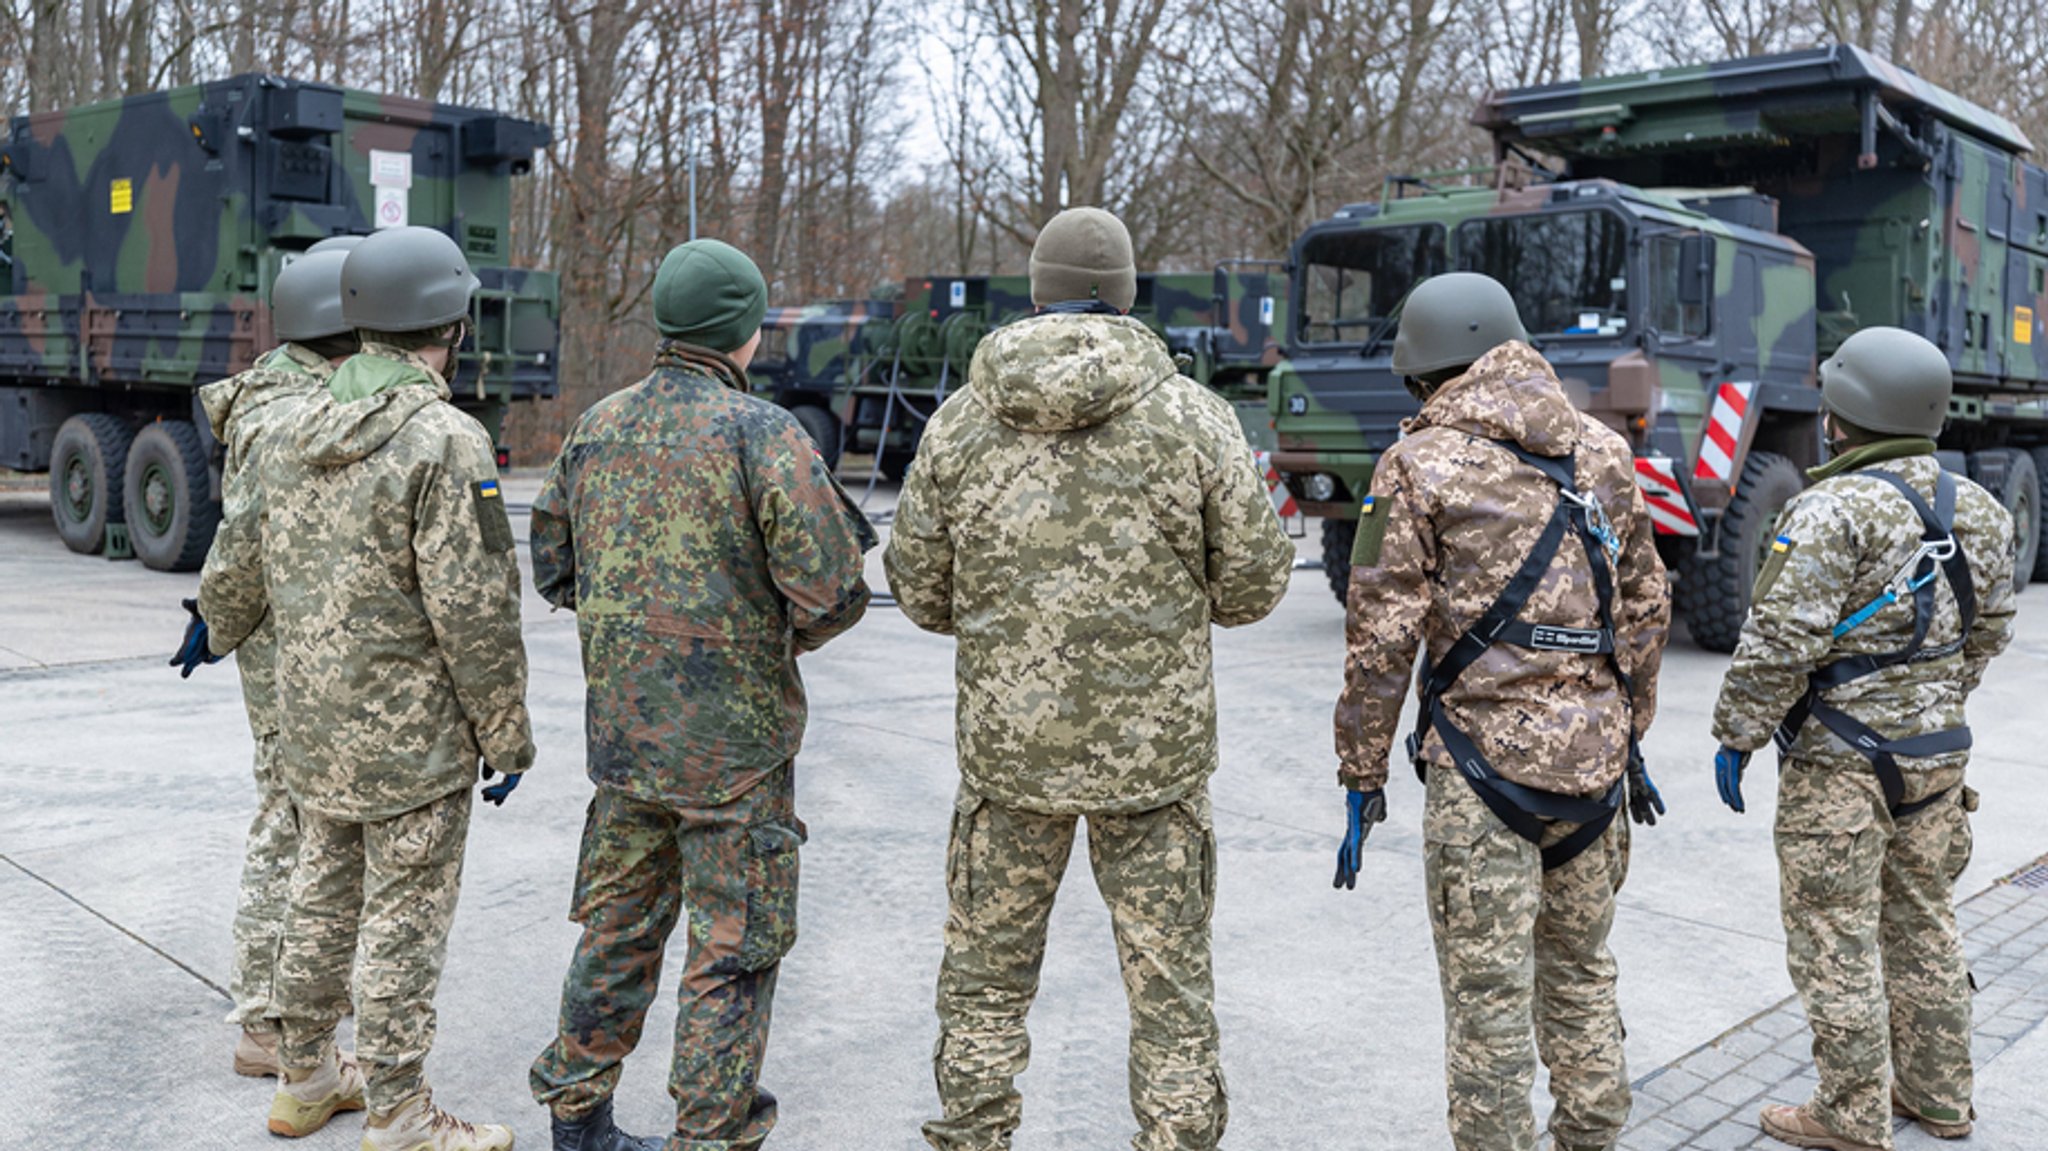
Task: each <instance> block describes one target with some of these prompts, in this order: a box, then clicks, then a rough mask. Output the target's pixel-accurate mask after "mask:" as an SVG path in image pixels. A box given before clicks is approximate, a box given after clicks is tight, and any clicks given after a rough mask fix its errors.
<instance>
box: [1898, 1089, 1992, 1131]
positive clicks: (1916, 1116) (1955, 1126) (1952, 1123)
mask: <svg viewBox="0 0 2048 1151" xmlns="http://www.w3.org/2000/svg"><path fill="white" fill-rule="evenodd" d="M1892 1114H1894V1115H1900V1116H1904V1117H1905V1118H1907V1119H1911V1120H1912V1121H1913V1122H1915V1123H1918V1124H1919V1125H1920V1130H1922V1131H1925V1132H1927V1133H1928V1134H1929V1135H1932V1136H1934V1137H1935V1138H1936V1139H1963V1138H1967V1137H1968V1136H1969V1134H1970V1128H1971V1123H1970V1120H1972V1119H1975V1118H1976V1117H1977V1109H1976V1108H1975V1107H1972V1108H1970V1113H1969V1114H1968V1115H1957V1114H1955V1113H1954V1112H1945V1113H1943V1114H1941V1115H1928V1114H1924V1113H1922V1112H1919V1111H1915V1110H1913V1108H1912V1107H1911V1106H1910V1105H1908V1104H1907V1102H1906V1101H1905V1100H1904V1099H1901V1098H1899V1085H1898V1084H1896V1083H1894V1084H1892Z"/></svg>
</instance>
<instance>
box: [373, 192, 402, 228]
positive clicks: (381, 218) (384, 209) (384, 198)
mask: <svg viewBox="0 0 2048 1151" xmlns="http://www.w3.org/2000/svg"><path fill="white" fill-rule="evenodd" d="M409 198H410V193H408V192H407V191H406V190H405V189H404V188H379V189H377V219H376V226H377V227H379V228H403V227H405V222H406V217H407V207H408V205H407V204H406V201H407V200H408V199H409Z"/></svg>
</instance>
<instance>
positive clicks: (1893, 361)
mask: <svg viewBox="0 0 2048 1151" xmlns="http://www.w3.org/2000/svg"><path fill="white" fill-rule="evenodd" d="M1954 389H1955V380H1954V379H1953V378H1952V377H1951V376H1950V374H1949V367H1948V357H1947V356H1946V355H1944V354H1942V351H1941V349H1940V348H1937V347H1935V346H1934V345H1933V344H1931V343H1929V342H1928V341H1927V340H1926V338H1925V337H1922V336H1918V335H1915V334H1914V333H1912V332H1909V331H1906V330H1905V329H1904V328H1865V329H1863V330H1862V331H1860V332H1857V333H1856V334H1855V335H1853V336H1850V337H1849V338H1848V339H1846V340H1843V341H1842V346H1841V347H1839V348H1836V349H1835V354H1834V355H1832V356H1829V357H1828V358H1827V361H1826V362H1825V363H1823V364H1821V366H1820V396H1821V401H1822V402H1823V403H1825V404H1826V405H1827V407H1828V410H1829V411H1831V412H1833V413H1834V414H1835V415H1837V416H1839V417H1841V419H1842V420H1843V421H1845V422H1847V423H1851V424H1854V425H1856V426H1857V427H1859V428H1862V429H1864V430H1865V431H1872V432H1883V433H1885V434H1887V435H1894V436H1928V437H1930V438H1931V437H1933V436H1936V435H1939V434H1940V433H1941V424H1942V421H1943V420H1946V419H1947V418H1948V397H1949V393H1950V392H1952V391H1953V390H1954Z"/></svg>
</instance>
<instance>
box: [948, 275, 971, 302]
mask: <svg viewBox="0 0 2048 1151" xmlns="http://www.w3.org/2000/svg"><path fill="white" fill-rule="evenodd" d="M948 298H949V299H951V300H952V302H953V306H954V307H956V308H964V307H966V306H967V281H965V280H955V281H953V291H952V294H951V295H950V296H949V297H948Z"/></svg>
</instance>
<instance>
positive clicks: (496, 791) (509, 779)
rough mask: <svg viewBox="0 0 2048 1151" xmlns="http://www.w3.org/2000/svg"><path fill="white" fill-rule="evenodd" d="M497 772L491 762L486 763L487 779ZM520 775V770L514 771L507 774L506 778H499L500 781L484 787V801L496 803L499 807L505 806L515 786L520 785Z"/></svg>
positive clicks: (485, 773) (485, 774)
mask: <svg viewBox="0 0 2048 1151" xmlns="http://www.w3.org/2000/svg"><path fill="white" fill-rule="evenodd" d="M496 774H498V772H497V771H496V770H495V769H493V768H492V767H491V765H490V764H488V763H487V764H484V778H485V779H489V778H491V777H492V776H494V775H496ZM519 776H520V773H519V772H516V771H515V772H512V773H510V774H509V775H507V776H505V778H503V779H501V780H499V781H498V782H496V783H494V784H492V785H491V786H489V787H487V788H484V802H485V803H495V804H497V805H498V806H499V807H503V806H505V799H506V797H507V796H510V795H511V794H512V789H513V788H516V787H518V786H519Z"/></svg>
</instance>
